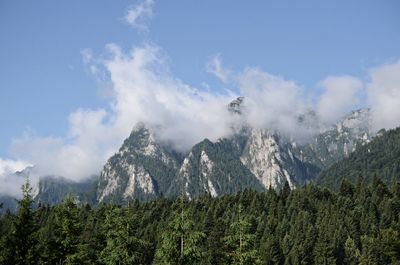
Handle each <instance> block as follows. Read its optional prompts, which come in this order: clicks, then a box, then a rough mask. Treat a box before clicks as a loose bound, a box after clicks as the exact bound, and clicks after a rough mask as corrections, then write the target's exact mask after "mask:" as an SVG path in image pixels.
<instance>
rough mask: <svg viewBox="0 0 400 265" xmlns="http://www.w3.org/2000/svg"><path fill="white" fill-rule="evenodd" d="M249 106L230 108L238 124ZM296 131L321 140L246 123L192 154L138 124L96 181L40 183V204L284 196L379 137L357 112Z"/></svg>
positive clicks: (306, 121) (307, 117)
mask: <svg viewBox="0 0 400 265" xmlns="http://www.w3.org/2000/svg"><path fill="white" fill-rule="evenodd" d="M245 100H246V99H245V98H242V97H239V98H237V99H235V100H233V101H232V102H231V103H229V104H228V105H227V108H228V109H229V111H230V113H231V115H236V117H237V118H238V119H237V120H240V119H241V115H243V105H244V103H245ZM243 120H244V119H243ZM298 126H299V131H301V130H310V131H312V132H316V131H317V132H319V133H317V134H314V136H313V137H311V139H308V140H307V141H304V140H303V141H300V140H295V139H292V138H291V137H289V136H287V135H283V134H281V133H280V132H278V131H273V130H267V129H258V128H253V127H251V126H249V125H248V124H246V123H244V122H243V124H240V123H239V124H232V132H233V134H232V136H230V137H228V138H224V139H219V140H217V141H216V142H211V141H209V140H208V139H204V140H203V141H201V142H199V143H197V144H195V145H194V146H193V147H192V148H191V149H190V150H189V151H188V152H187V153H180V152H178V151H176V150H174V148H173V147H172V146H170V145H168V144H166V143H164V142H161V141H159V140H158V138H157V135H156V134H155V133H154V132H153V131H152V130H151V129H150V128H149V127H147V126H146V124H142V123H141V124H137V125H136V126H135V127H134V128H133V130H132V132H131V134H130V135H129V137H128V138H127V139H126V140H125V141H124V142H123V143H122V145H121V147H120V149H119V151H118V152H117V153H116V154H114V155H113V156H112V157H110V158H109V159H108V161H107V162H106V164H105V165H104V167H103V170H102V171H101V173H100V174H99V176H98V177H94V178H92V179H90V180H88V181H87V182H84V183H73V182H70V181H67V180H65V179H63V178H54V177H47V178H42V180H41V181H40V183H39V185H38V187H37V188H36V191H37V192H36V193H35V199H36V200H37V201H41V202H43V203H50V204H56V203H59V202H60V200H61V199H62V198H63V197H65V195H66V194H67V193H68V192H71V193H72V194H73V195H74V196H75V197H76V198H77V200H78V201H81V202H83V203H85V202H88V203H93V204H97V203H102V202H107V201H114V202H116V203H122V202H125V201H127V200H131V199H139V200H141V201H146V200H152V199H156V198H158V197H159V196H161V195H165V196H168V197H175V196H178V195H180V194H182V193H184V194H185V195H186V196H187V197H189V198H193V197H196V196H198V195H200V194H206V193H208V194H211V195H212V196H220V195H223V194H226V193H229V194H232V193H236V192H238V191H241V190H243V189H245V188H253V189H256V190H263V189H264V190H265V189H268V188H274V189H280V188H281V187H283V185H284V184H285V182H288V183H289V185H290V186H291V187H292V188H295V187H298V186H301V185H303V184H304V183H307V182H309V181H313V180H315V179H316V177H317V176H318V174H319V173H320V172H321V171H323V170H325V169H327V168H328V167H330V166H332V165H333V164H335V163H336V162H338V161H340V160H342V159H345V158H347V157H349V156H351V154H352V153H353V152H354V151H355V150H358V149H359V148H361V147H364V146H367V145H368V143H369V142H370V141H371V139H372V137H373V136H374V132H373V131H372V130H371V129H370V128H371V121H370V111H369V109H361V110H357V111H354V112H352V113H351V114H349V115H347V116H346V117H344V118H343V119H342V120H341V121H340V122H338V123H337V124H334V125H332V126H328V127H326V126H323V125H322V124H321V123H320V122H319V121H318V118H317V115H316V114H315V113H314V112H312V111H309V112H307V113H305V114H304V115H302V116H300V117H299V118H298ZM324 172H325V171H324ZM324 174H325V173H322V174H321V175H320V178H319V179H318V180H319V183H326V184H329V183H331V182H332V181H333V180H326V181H325V180H324V179H325V177H324ZM332 176H335V177H332V178H336V177H337V175H332ZM334 181H336V180H334Z"/></svg>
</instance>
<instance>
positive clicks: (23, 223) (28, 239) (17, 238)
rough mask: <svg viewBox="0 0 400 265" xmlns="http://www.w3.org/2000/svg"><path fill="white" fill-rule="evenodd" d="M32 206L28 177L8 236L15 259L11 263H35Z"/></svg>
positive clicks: (34, 223)
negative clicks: (10, 234) (10, 233)
mask: <svg viewBox="0 0 400 265" xmlns="http://www.w3.org/2000/svg"><path fill="white" fill-rule="evenodd" d="M32 206H33V199H32V188H31V186H30V183H29V179H27V180H26V182H25V184H24V185H23V186H22V199H21V200H19V201H18V211H17V214H16V216H15V219H14V222H13V227H12V237H11V238H10V240H11V242H12V253H13V257H14V259H15V260H14V262H13V264H15V265H19V264H21V265H29V264H35V263H36V262H35V260H36V257H35V256H36V253H34V246H35V243H36V240H35V235H34V233H35V232H36V222H35V220H34V213H33V210H32Z"/></svg>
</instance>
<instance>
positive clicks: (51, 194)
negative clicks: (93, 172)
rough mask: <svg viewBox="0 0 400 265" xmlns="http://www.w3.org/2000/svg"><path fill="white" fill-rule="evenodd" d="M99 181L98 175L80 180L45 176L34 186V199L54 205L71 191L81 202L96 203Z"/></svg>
mask: <svg viewBox="0 0 400 265" xmlns="http://www.w3.org/2000/svg"><path fill="white" fill-rule="evenodd" d="M97 182H98V177H97V176H92V177H91V178H88V179H86V180H84V181H79V182H75V181H71V180H68V179H65V178H62V177H55V176H49V177H44V178H42V179H41V180H40V181H39V183H38V185H37V186H36V187H35V188H34V200H35V201H36V202H38V203H39V202H40V203H42V204H50V205H54V204H59V203H60V202H61V201H62V199H63V198H65V197H66V196H67V194H68V193H71V194H72V195H73V196H74V198H75V200H76V201H77V202H79V203H81V204H85V203H88V204H95V203H96V185H97Z"/></svg>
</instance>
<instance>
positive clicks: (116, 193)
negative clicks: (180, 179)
mask: <svg viewBox="0 0 400 265" xmlns="http://www.w3.org/2000/svg"><path fill="white" fill-rule="evenodd" d="M179 164H180V162H179V156H178V155H177V154H176V153H174V152H173V151H171V150H169V149H168V148H167V147H165V146H163V145H161V144H159V143H157V142H156V140H155V136H154V134H153V133H152V132H151V131H150V130H149V129H147V128H146V127H145V126H144V125H143V124H139V125H138V126H136V127H135V128H134V129H133V131H132V133H131V135H130V136H129V137H128V138H127V139H126V140H125V141H124V143H123V145H122V146H121V148H120V149H119V151H118V152H117V153H116V154H115V155H113V156H112V157H111V158H110V159H109V160H108V161H107V163H106V165H105V166H104V168H103V170H102V172H101V174H100V178H99V183H98V188H97V200H98V202H103V201H108V200H116V201H117V202H118V201H122V200H127V199H134V198H138V199H139V200H148V199H154V198H157V197H158V196H160V194H161V193H164V194H165V193H166V192H167V190H168V187H167V184H169V183H170V182H171V181H172V178H173V177H174V175H175V173H176V171H177V170H178V166H179Z"/></svg>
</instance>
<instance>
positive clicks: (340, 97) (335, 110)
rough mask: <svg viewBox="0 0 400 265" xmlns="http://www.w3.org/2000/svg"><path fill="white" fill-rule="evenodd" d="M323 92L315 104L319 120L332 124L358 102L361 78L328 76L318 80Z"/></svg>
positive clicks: (361, 85)
mask: <svg viewBox="0 0 400 265" xmlns="http://www.w3.org/2000/svg"><path fill="white" fill-rule="evenodd" d="M320 85H321V86H322V87H323V88H324V92H323V93H322V95H321V96H320V98H319V100H318V104H317V106H316V112H317V115H318V116H319V117H320V120H321V121H322V122H324V123H327V124H332V123H334V122H336V121H337V120H338V118H340V117H342V116H344V115H346V114H347V113H349V112H350V111H351V110H353V109H354V106H356V105H357V104H359V103H360V99H359V93H360V92H361V91H362V87H363V84H362V82H361V80H359V79H357V78H355V77H352V76H329V77H327V78H326V79H325V80H323V81H321V82H320Z"/></svg>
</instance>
